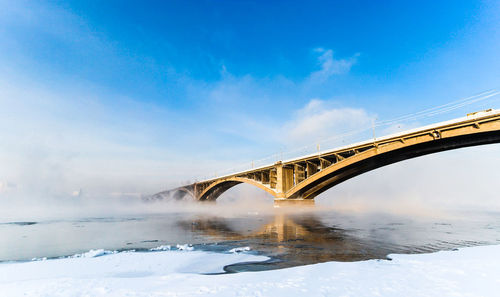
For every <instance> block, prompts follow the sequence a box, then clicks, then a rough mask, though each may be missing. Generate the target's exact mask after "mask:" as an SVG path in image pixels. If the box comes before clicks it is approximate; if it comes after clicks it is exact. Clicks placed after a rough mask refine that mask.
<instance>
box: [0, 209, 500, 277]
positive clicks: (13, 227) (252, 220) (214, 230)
mask: <svg viewBox="0 0 500 297" xmlns="http://www.w3.org/2000/svg"><path fill="white" fill-rule="evenodd" d="M232 207H236V206H230V208H229V211H228V208H227V207H226V208H225V209H224V211H217V208H216V207H212V208H213V209H212V211H210V212H207V211H171V212H167V213H147V214H134V215H113V216H99V217H82V218H73V219H71V218H69V219H68V218H67V219H41V220H23V221H2V222H0V261H25V260H31V259H33V258H43V257H47V258H57V257H63V256H70V255H74V254H78V253H83V252H86V251H88V250H91V249H105V250H117V251H124V250H136V251H147V250H150V249H152V248H156V247H158V246H166V245H170V246H172V247H173V248H174V249H175V247H176V246H177V245H178V244H180V245H184V244H188V245H192V247H193V248H194V249H200V250H207V251H213V252H228V251H230V250H231V249H233V248H241V247H248V248H250V251H249V252H251V253H257V254H262V255H267V256H270V257H271V260H269V261H266V262H263V263H235V264H233V265H229V266H227V267H226V268H225V269H226V271H229V272H237V271H248V270H267V269H276V268H284V267H291V266H297V265H305V264H313V263H318V262H325V261H359V260H366V259H385V258H387V255H388V254H392V253H405V254H411V253H427V252H433V251H439V250H450V249H455V248H459V247H467V246H476V245H487V244H500V213H494V212H492V213H485V212H482V213H457V214H455V215H453V216H447V217H446V218H429V217H408V216H402V215H401V216H398V215H389V214H380V213H378V214H377V213H349V212H340V211H335V210H331V209H323V208H321V207H308V208H304V209H297V208H278V209H273V208H272V206H270V207H269V209H267V210H266V211H255V210H252V211H247V212H245V211H241V209H240V210H239V211H238V212H234V213H233V212H231V208H232Z"/></svg>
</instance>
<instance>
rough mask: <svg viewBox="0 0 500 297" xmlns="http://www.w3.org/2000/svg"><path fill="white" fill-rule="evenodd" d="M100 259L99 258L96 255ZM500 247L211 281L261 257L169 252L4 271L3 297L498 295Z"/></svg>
mask: <svg viewBox="0 0 500 297" xmlns="http://www.w3.org/2000/svg"><path fill="white" fill-rule="evenodd" d="M97 254H98V253H97ZM499 255H500V246H482V247H472V248H464V249H460V250H459V251H443V252H437V253H432V254H420V255H390V258H391V259H392V260H391V261H389V260H368V261H361V262H327V263H321V264H314V265H307V266H300V267H293V268H287V269H281V270H272V271H261V272H244V273H236V274H217V275H206V274H200V273H209V272H220V271H222V267H223V266H224V265H227V264H230V263H236V262H245V261H263V260H265V259H267V258H266V257H263V256H256V255H251V254H248V253H245V252H240V253H210V252H203V251H197V250H195V251H186V250H171V251H159V252H147V253H141V252H133V253H112V254H104V255H101V256H98V257H79V258H65V259H57V260H46V261H33V262H25V263H3V264H0V293H1V294H0V295H1V296H10V297H16V296H51V297H52V296H53V297H57V296H134V297H138V296H153V297H156V296H158V297H159V296H287V297H289V296H439V297H442V296H498V288H499V287H500V269H499V268H498V267H500V257H499Z"/></svg>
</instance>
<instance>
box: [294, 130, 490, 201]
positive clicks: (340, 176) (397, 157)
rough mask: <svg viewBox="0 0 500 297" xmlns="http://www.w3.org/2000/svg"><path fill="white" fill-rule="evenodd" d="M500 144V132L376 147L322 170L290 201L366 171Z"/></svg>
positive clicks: (298, 185) (304, 197)
mask: <svg viewBox="0 0 500 297" xmlns="http://www.w3.org/2000/svg"><path fill="white" fill-rule="evenodd" d="M494 143H500V131H493V132H483V133H475V134H467V135H460V136H455V137H451V138H443V139H434V140H429V141H426V142H420V143H416V144H405V143H403V142H401V143H400V144H399V145H396V147H394V148H388V149H387V150H386V151H385V152H380V150H383V149H384V148H373V149H370V150H367V151H365V152H362V153H359V154H358V155H356V156H353V157H351V158H348V159H345V160H343V161H342V162H339V163H337V164H334V165H332V166H330V167H328V168H326V169H325V170H324V171H320V172H318V173H316V174H315V175H313V176H311V177H310V178H308V179H307V180H305V181H304V182H302V183H299V184H297V185H296V186H295V187H292V188H291V189H290V190H289V191H288V192H287V193H286V198H289V199H314V197H316V196H317V195H319V194H321V193H323V192H325V191H326V190H328V189H330V188H331V187H333V186H335V185H338V184H340V183H342V182H344V181H346V180H348V179H351V178H353V177H356V176H358V175H360V174H363V173H365V172H368V171H371V170H375V169H377V168H381V167H384V166H386V165H390V164H394V163H397V162H401V161H404V160H408V159H412V158H416V157H420V156H424V155H429V154H433V153H438V152H443V151H448V150H454V149H459V148H465V147H471V146H478V145H485V144H494Z"/></svg>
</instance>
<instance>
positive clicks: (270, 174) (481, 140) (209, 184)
mask: <svg viewBox="0 0 500 297" xmlns="http://www.w3.org/2000/svg"><path fill="white" fill-rule="evenodd" d="M493 143H500V110H492V109H489V110H485V111H481V112H475V113H471V114H468V115H467V116H466V117H462V118H458V119H454V120H451V121H446V122H441V123H436V124H433V125H428V126H424V127H420V128H417V129H412V130H408V131H405V132H401V133H397V134H391V135H388V136H384V137H379V138H374V139H370V140H367V141H364V142H360V143H355V144H352V145H348V146H343V147H339V148H336V149H332V150H327V151H321V152H318V153H315V154H310V155H306V156H302V157H299V158H294V159H290V160H282V161H278V162H276V163H274V164H269V165H266V166H261V167H258V168H252V169H250V170H246V171H241V172H235V173H232V174H228V175H225V176H220V177H217V178H213V179H207V180H203V181H198V182H196V183H193V184H189V185H184V186H182V187H178V188H175V189H171V190H168V191H163V192H160V193H157V194H155V195H153V196H152V197H151V198H152V199H161V198H163V197H174V198H176V199H180V198H182V197H183V196H185V195H191V196H192V197H194V198H195V199H196V200H198V201H215V200H216V199H217V198H218V197H219V196H220V195H221V194H222V193H224V192H225V191H227V190H228V189H230V188H232V187H234V186H236V185H238V184H241V183H247V184H250V185H253V186H255V187H258V188H260V189H262V190H264V191H266V192H267V193H269V194H271V195H272V196H273V197H274V199H275V202H278V203H283V202H284V203H288V202H306V203H307V202H310V203H313V201H314V200H313V199H314V198H315V197H316V196H317V195H319V194H321V193H323V192H324V191H326V190H328V189H330V188H331V187H333V186H335V185H338V184H339V183H341V182H343V181H346V180H348V179H350V178H353V177H355V176H358V175H360V174H363V173H365V172H368V171H371V170H374V169H377V168H380V167H383V166H386V165H389V164H393V163H396V162H400V161H403V160H407V159H411V158H416V157H419V156H423V155H427V154H432V153H437V152H442V151H447V150H453V149H458V148H464V147H470V146H477V145H484V144H493Z"/></svg>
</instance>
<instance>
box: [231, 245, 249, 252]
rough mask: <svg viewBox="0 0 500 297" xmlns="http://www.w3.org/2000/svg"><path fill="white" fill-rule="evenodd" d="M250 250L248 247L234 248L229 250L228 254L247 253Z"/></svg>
mask: <svg viewBox="0 0 500 297" xmlns="http://www.w3.org/2000/svg"><path fill="white" fill-rule="evenodd" d="M249 250H250V247H249V246H245V247H237V248H234V249H230V250H229V252H230V253H241V252H246V251H249Z"/></svg>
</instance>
